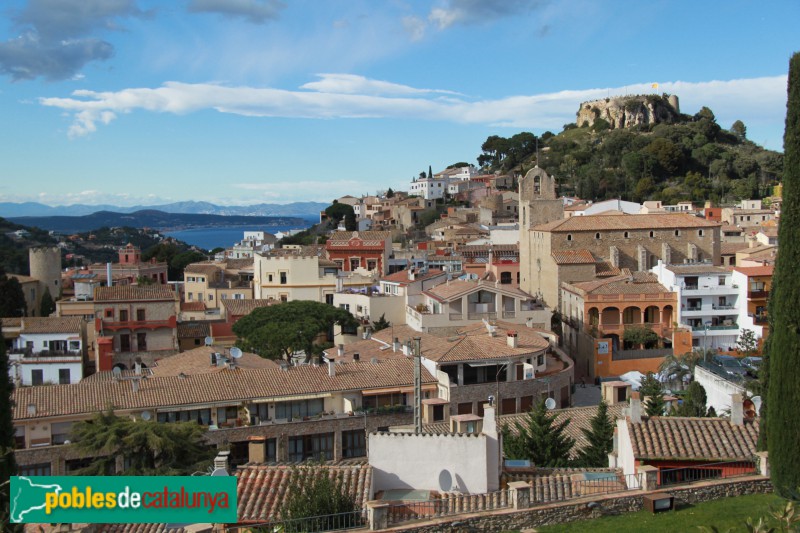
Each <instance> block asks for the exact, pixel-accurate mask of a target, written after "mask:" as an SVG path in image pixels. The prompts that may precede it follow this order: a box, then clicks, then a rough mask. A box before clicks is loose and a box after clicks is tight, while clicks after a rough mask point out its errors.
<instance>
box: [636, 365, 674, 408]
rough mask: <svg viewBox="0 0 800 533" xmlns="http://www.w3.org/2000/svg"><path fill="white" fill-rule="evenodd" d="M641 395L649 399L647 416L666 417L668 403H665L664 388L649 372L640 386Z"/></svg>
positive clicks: (646, 404)
mask: <svg viewBox="0 0 800 533" xmlns="http://www.w3.org/2000/svg"><path fill="white" fill-rule="evenodd" d="M639 394H641V395H642V397H644V398H647V400H646V401H645V406H644V412H645V413H646V414H647V416H664V411H665V409H666V407H667V402H665V401H664V387H663V385H661V382H660V381H659V380H658V378H657V377H656V376H655V374H653V373H652V372H648V373H647V375H646V376H645V377H644V379H642V384H641V385H640V386H639Z"/></svg>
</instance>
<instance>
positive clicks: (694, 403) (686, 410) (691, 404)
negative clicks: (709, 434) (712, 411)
mask: <svg viewBox="0 0 800 533" xmlns="http://www.w3.org/2000/svg"><path fill="white" fill-rule="evenodd" d="M671 414H672V415H673V416H699V417H704V416H706V415H707V414H708V411H707V409H706V389H705V388H704V387H703V386H702V385H700V384H699V383H698V382H696V381H692V382H691V383H690V384H689V386H688V387H686V394H685V395H684V397H683V403H682V404H680V405H679V406H678V408H677V409H673V412H672V413H671Z"/></svg>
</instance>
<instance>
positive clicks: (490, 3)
mask: <svg viewBox="0 0 800 533" xmlns="http://www.w3.org/2000/svg"><path fill="white" fill-rule="evenodd" d="M546 4H547V2H546V1H545V0H503V1H500V2H498V1H497V0H448V1H446V2H444V3H443V4H442V7H436V8H433V9H431V12H430V14H429V15H428V20H430V21H431V22H432V23H434V24H436V26H438V27H439V29H445V28H449V27H450V26H454V25H457V24H475V23H479V22H487V21H491V20H495V19H499V18H505V17H510V16H514V15H520V14H524V13H527V12H530V11H533V10H535V9H537V8H540V7H543V6H544V5H546Z"/></svg>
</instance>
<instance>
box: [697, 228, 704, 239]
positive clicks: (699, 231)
mask: <svg viewBox="0 0 800 533" xmlns="http://www.w3.org/2000/svg"><path fill="white" fill-rule="evenodd" d="M697 235H698V236H700V237H702V236H703V230H701V229H699V230H697Z"/></svg>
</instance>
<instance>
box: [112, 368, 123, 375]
mask: <svg viewBox="0 0 800 533" xmlns="http://www.w3.org/2000/svg"><path fill="white" fill-rule="evenodd" d="M111 373H112V374H113V375H114V377H115V378H118V377H120V376H121V375H122V369H121V368H120V367H118V366H115V367H114V368H112V369H111Z"/></svg>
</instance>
